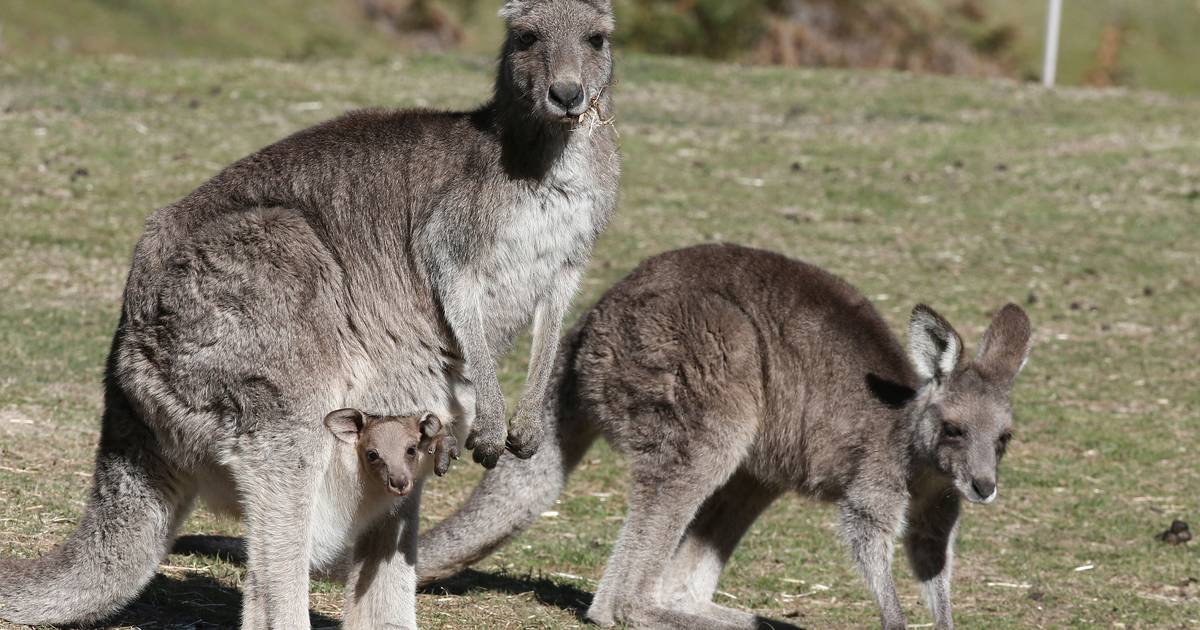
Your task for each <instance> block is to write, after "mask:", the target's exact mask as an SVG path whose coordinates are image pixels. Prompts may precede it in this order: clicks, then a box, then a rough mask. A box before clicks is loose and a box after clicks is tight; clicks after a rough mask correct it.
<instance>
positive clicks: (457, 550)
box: [418, 245, 1031, 629]
mask: <svg viewBox="0 0 1200 630" xmlns="http://www.w3.org/2000/svg"><path fill="white" fill-rule="evenodd" d="M1030 334H1031V332H1030V323H1029V319H1028V317H1026V315H1025V313H1024V312H1023V311H1022V310H1021V309H1020V308H1019V307H1017V306H1015V305H1012V304H1009V305H1008V306H1005V307H1003V308H1002V309H1000V310H999V311H998V312H997V313H996V315H995V317H994V319H993V320H992V323H991V326H990V327H989V328H988V329H987V332H985V333H984V335H983V340H982V342H981V344H980V348H979V351H978V354H976V355H975V357H974V358H973V359H966V358H964V356H963V343H962V340H961V339H960V337H959V335H958V333H956V332H955V331H954V329H953V328H952V327H951V326H950V324H949V323H947V322H946V320H944V319H943V318H942V317H941V316H939V315H938V314H937V313H935V312H934V311H933V310H932V309H930V308H928V307H926V306H918V307H916V308H915V309H914V310H913V314H912V319H911V322H910V324H909V330H908V336H909V340H908V350H907V352H906V351H905V349H904V348H903V347H902V346H901V344H900V342H899V341H898V340H897V339H896V338H895V336H893V335H892V333H891V332H890V331H889V330H888V327H887V325H886V324H885V322H884V321H883V318H882V317H880V315H879V313H878V312H877V311H876V310H875V308H874V307H873V306H872V305H871V303H870V302H869V301H868V300H867V299H866V298H865V297H864V296H863V295H862V294H861V293H859V292H858V291H857V290H855V289H854V288H853V287H851V286H850V285H849V284H847V283H846V282H844V281H842V280H840V279H839V278H837V277H835V276H833V275H831V274H829V273H827V272H825V271H822V270H821V269H818V268H816V267H813V266H811V265H807V264H805V263H802V262H798V261H795V260H791V259H789V258H786V257H784V256H781V255H778V254H773V253H769V252H764V251H759V250H753V249H747V248H743V247H737V246H715V245H706V246H699V247H693V248H689V249H683V250H678V251H674V252H669V253H666V254H662V255H659V256H656V257H654V258H651V259H650V260H648V261H646V262H644V263H642V265H641V266H639V267H638V268H637V269H636V270H635V271H633V272H632V273H631V274H630V275H629V276H628V277H627V278H625V279H624V280H623V281H621V282H620V283H619V284H617V285H616V286H615V287H613V288H612V289H610V290H609V291H608V292H607V293H606V294H605V295H604V297H603V298H601V300H600V301H599V302H598V303H597V304H596V306H595V307H594V308H592V309H591V311H589V312H588V313H587V314H586V315H585V316H584V317H583V319H582V321H581V322H580V323H579V325H578V326H577V327H576V328H575V329H574V331H573V332H572V333H571V334H570V335H569V336H568V341H567V342H566V345H565V347H564V349H563V352H562V353H561V355H560V360H559V363H558V366H557V369H556V380H557V387H556V389H555V394H556V395H554V396H551V397H549V399H548V401H547V406H546V410H545V413H546V415H547V416H552V417H555V418H557V423H558V430H557V431H556V432H554V433H553V434H552V435H553V436H554V437H553V442H554V444H555V446H556V448H553V447H550V446H546V447H545V448H543V449H542V450H541V451H540V452H539V453H538V454H537V455H536V456H534V457H533V458H532V459H530V460H526V461H521V460H516V459H513V458H511V457H506V458H504V459H502V460H501V462H500V465H499V466H498V467H497V468H496V469H495V470H492V471H489V472H488V473H487V475H486V476H485V478H484V480H483V481H482V482H481V484H480V485H479V487H478V488H477V489H476V490H475V493H474V494H473V495H472V496H471V497H470V498H469V499H468V501H467V503H466V504H465V506H464V507H463V508H461V509H460V511H459V512H456V513H455V514H454V515H452V516H451V517H449V518H448V519H447V520H446V521H444V522H443V523H441V524H439V525H438V526H437V527H435V528H434V529H433V530H431V531H430V532H429V533H428V534H426V535H425V536H423V537H422V538H421V540H420V544H419V558H420V564H419V566H418V573H419V574H420V576H421V577H422V579H424V580H430V579H435V578H439V577H443V576H446V575H449V574H451V573H454V572H456V571H457V570H459V569H461V568H463V567H465V566H467V565H469V564H470V563H472V562H475V561H476V560H478V559H480V558H482V557H483V556H485V555H486V554H487V553H489V552H490V551H491V550H493V549H495V548H496V547H497V546H499V545H501V544H503V543H504V542H506V541H507V540H509V539H511V538H512V537H513V536H515V535H517V534H518V533H520V531H522V530H523V529H524V528H526V527H527V526H528V525H529V524H530V523H531V522H532V521H533V520H534V518H536V515H537V514H538V513H540V512H541V511H542V510H544V509H545V506H546V505H548V504H549V503H550V502H551V501H553V500H554V499H555V498H556V497H557V496H558V494H559V492H560V491H561V490H562V486H563V483H564V482H565V479H566V477H567V475H569V474H570V472H571V470H572V469H573V468H574V467H575V466H576V464H577V463H578V462H579V460H580V458H581V457H582V456H583V454H584V452H585V451H586V450H587V448H588V447H589V446H590V444H591V443H592V441H593V440H594V439H595V438H596V436H597V435H599V434H603V435H604V436H605V437H606V439H607V440H608V442H609V443H610V444H611V445H612V446H613V447H614V448H615V449H616V450H618V451H620V452H621V453H624V454H625V455H626V456H627V457H628V459H629V467H630V470H631V475H632V478H631V488H630V495H629V513H628V516H627V518H626V521H625V526H624V528H623V529H622V530H621V534H620V536H619V538H618V540H617V543H616V546H615V548H614V550H613V552H612V556H611V557H610V558H609V561H608V564H607V567H606V569H605V572H604V577H603V579H602V580H601V581H600V587H599V590H598V592H597V594H596V597H595V599H594V600H593V602H592V605H591V608H590V610H589V611H588V618H589V619H591V620H592V621H593V622H596V623H598V624H600V625H612V624H613V623H614V622H617V621H623V622H626V623H628V624H630V625H631V626H633V627H639V628H641V627H645V628H728V629H734V628H755V627H757V625H758V624H759V623H760V621H759V620H758V619H756V618H755V617H754V616H753V615H750V614H748V613H745V612H741V611H736V610H731V609H728V608H724V607H722V606H718V605H717V604H714V603H713V602H712V595H713V592H714V591H715V590H716V587H717V580H718V577H719V576H720V573H721V570H722V569H723V568H724V565H725V563H726V562H727V561H728V559H729V557H730V555H731V554H732V553H733V550H734V548H735V547H736V546H737V544H738V541H739V540H740V539H741V537H742V535H743V534H744V533H745V532H746V530H747V529H748V528H749V527H750V525H751V524H752V523H753V522H754V520H755V519H756V518H757V517H758V516H759V514H760V513H761V512H762V511H763V510H764V509H766V507H767V506H768V505H770V504H771V503H772V502H773V501H774V500H775V499H776V498H777V497H778V496H779V495H781V494H783V493H785V492H788V491H794V492H797V493H799V494H801V495H804V496H808V497H813V498H816V499H818V500H822V501H828V502H833V503H836V504H837V505H838V506H839V507H840V509H841V532H842V535H843V537H844V538H845V540H846V542H847V543H848V547H849V550H850V553H851V556H852V557H853V559H854V560H855V562H856V563H857V564H858V566H859V568H860V569H861V570H862V572H863V574H864V575H865V577H866V580H867V585H868V587H869V589H870V591H871V593H872V595H873V596H874V597H875V599H876V601H877V603H878V605H879V608H880V610H881V616H882V620H883V626H884V627H885V628H889V629H891V628H902V627H904V624H905V622H904V615H903V613H902V611H901V608H900V601H899V599H898V598H897V595H896V589H895V585H894V584H893V582H892V573H891V567H892V555H893V553H892V551H893V540H894V539H895V538H896V537H897V536H901V535H903V542H904V547H905V549H906V550H907V551H908V556H909V560H910V562H911V564H912V568H913V570H914V572H915V574H916V576H917V578H918V579H919V580H920V581H921V583H922V584H923V586H924V589H925V593H926V597H927V599H928V601H929V604H930V606H931V608H932V610H933V614H934V620H935V625H936V626H937V627H938V628H942V629H946V628H951V627H952V626H953V621H952V618H951V613H950V565H951V558H952V554H953V540H954V534H955V531H956V529H957V523H958V517H959V507H960V501H961V499H963V498H966V499H967V500H968V501H972V502H976V503H990V502H992V501H993V500H994V499H995V497H996V494H997V465H998V463H999V461H1000V458H1001V457H1002V456H1003V454H1004V451H1005V448H1006V446H1007V444H1008V441H1009V438H1010V436H1011V430H1010V427H1011V424H1012V410H1011V407H1010V402H1009V397H1010V392H1011V389H1012V385H1013V380H1014V378H1015V377H1016V375H1017V372H1018V371H1019V370H1020V368H1021V366H1022V365H1023V363H1024V361H1025V358H1026V356H1027V354H1028V351H1029V344H1030ZM906 524H907V525H906ZM664 549H674V550H675V551H674V556H673V558H668V559H667V561H664V558H663V556H662V552H663V550H664Z"/></svg>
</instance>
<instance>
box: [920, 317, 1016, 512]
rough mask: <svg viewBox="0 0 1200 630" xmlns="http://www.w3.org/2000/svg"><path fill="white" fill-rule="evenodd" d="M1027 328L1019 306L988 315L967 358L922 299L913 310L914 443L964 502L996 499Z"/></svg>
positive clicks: (954, 335)
mask: <svg viewBox="0 0 1200 630" xmlns="http://www.w3.org/2000/svg"><path fill="white" fill-rule="evenodd" d="M1031 334H1032V330H1031V327H1030V323H1029V317H1028V316H1027V315H1026V314H1025V311H1023V310H1021V307H1019V306H1017V305H1015V304H1009V305H1007V306H1005V307H1004V308H1002V309H1000V311H999V312H998V313H996V315H995V317H994V318H993V319H992V323H991V325H990V326H989V327H988V329H987V332H985V333H984V334H983V339H982V341H981V342H980V345H979V351H978V352H977V353H976V355H975V357H974V358H973V359H971V360H968V361H964V360H963V343H962V338H961V337H959V335H958V333H957V332H955V330H954V328H953V327H951V326H950V323H949V322H947V321H946V320H945V319H944V318H942V316H941V315H938V314H937V313H936V312H935V311H934V310H933V309H931V308H929V307H928V306H925V305H918V306H917V307H916V308H914V309H913V313H912V319H911V320H910V322H909V326H908V346H909V355H910V357H911V359H912V362H913V365H914V367H915V368H916V371H917V374H918V376H919V377H920V380H921V386H920V389H919V390H918V393H917V396H916V398H915V399H914V401H913V407H912V410H913V413H914V414H915V417H914V418H913V421H914V426H915V429H916V435H915V441H916V444H915V446H916V448H917V450H918V451H919V452H922V453H923V454H924V455H925V456H926V457H927V458H928V460H929V461H930V462H931V463H932V464H933V466H934V467H935V468H936V469H937V470H938V472H940V473H941V474H943V475H945V476H946V477H948V478H949V479H950V481H951V482H952V483H953V485H954V487H955V488H956V489H957V490H958V492H960V493H961V494H962V496H963V497H965V498H966V499H967V500H968V501H971V502H973V503H991V502H992V501H994V500H995V499H996V495H997V494H998V491H997V466H998V464H999V462H1000V459H1001V458H1002V457H1003V456H1004V451H1005V449H1006V448H1007V447H1008V441H1009V440H1010V439H1011V438H1012V424H1013V419H1012V404H1011V402H1010V394H1011V392H1012V385H1013V380H1014V379H1015V378H1016V376H1017V373H1018V372H1020V371H1021V368H1022V367H1023V366H1024V365H1025V360H1026V359H1027V358H1028V356H1029V346H1030V340H1031Z"/></svg>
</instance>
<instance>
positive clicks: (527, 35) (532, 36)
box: [517, 31, 538, 48]
mask: <svg viewBox="0 0 1200 630" xmlns="http://www.w3.org/2000/svg"><path fill="white" fill-rule="evenodd" d="M537 40H538V36H537V33H534V32H533V31H525V32H523V33H521V34H520V35H517V43H518V44H520V45H521V48H529V47H530V46H532V45H534V44H536V43H537Z"/></svg>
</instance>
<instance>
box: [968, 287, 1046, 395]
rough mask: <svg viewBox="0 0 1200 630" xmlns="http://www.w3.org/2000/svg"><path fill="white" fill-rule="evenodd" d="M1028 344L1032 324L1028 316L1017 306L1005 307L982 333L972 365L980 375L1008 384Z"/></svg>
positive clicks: (1014, 375) (1031, 337)
mask: <svg viewBox="0 0 1200 630" xmlns="http://www.w3.org/2000/svg"><path fill="white" fill-rule="evenodd" d="M1032 342H1033V325H1032V324H1030V322H1029V316H1028V315H1026V314H1025V311H1024V310H1023V309H1022V308H1021V307H1020V306H1017V305H1016V304H1012V303H1009V304H1006V305H1005V306H1004V308H1002V309H1000V310H999V311H997V312H996V315H995V317H993V318H992V323H991V325H990V326H988V329H987V331H986V332H984V333H983V341H981V342H980V343H979V354H978V355H977V356H976V357H975V363H976V365H977V366H978V368H979V370H980V371H981V372H983V373H984V374H986V375H988V376H990V377H992V378H995V379H997V380H1000V381H1002V382H1011V381H1012V380H1013V379H1014V378H1016V376H1017V374H1018V373H1019V372H1020V371H1021V368H1023V367H1025V361H1026V360H1027V359H1028V358H1029V348H1030V346H1031V345H1032Z"/></svg>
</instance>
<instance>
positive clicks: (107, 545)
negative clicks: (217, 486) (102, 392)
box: [0, 384, 190, 625]
mask: <svg viewBox="0 0 1200 630" xmlns="http://www.w3.org/2000/svg"><path fill="white" fill-rule="evenodd" d="M158 453H159V451H158V446H157V442H156V440H155V438H154V435H153V433H152V432H151V431H150V429H149V428H148V427H147V426H146V425H145V424H144V423H143V422H142V421H141V419H139V418H138V417H137V415H136V414H135V413H134V412H133V409H132V408H131V407H130V405H129V403H128V401H127V400H126V398H125V396H124V394H122V393H121V392H120V391H119V390H117V389H116V388H115V387H114V386H112V385H111V384H110V385H109V388H108V396H107V400H106V410H105V413H104V418H103V428H102V430H101V436H100V447H99V449H98V452H97V455H96V472H95V477H94V485H93V486H92V494H91V499H90V501H89V502H88V506H87V510H86V511H85V512H84V515H83V518H82V520H81V521H80V523H79V526H78V528H76V530H75V532H74V533H73V534H71V536H70V537H69V538H67V540H66V541H65V542H63V543H62V544H61V545H59V546H58V547H57V548H56V549H54V550H53V551H51V552H50V553H48V554H46V555H44V556H42V557H41V558H37V559H34V560H16V559H8V560H0V619H7V620H8V621H11V622H15V623H19V624H27V625H42V624H48V625H67V624H90V623H94V622H96V621H99V620H102V619H104V618H106V617H109V616H111V615H112V614H114V613H116V612H118V611H119V610H121V609H122V608H123V607H124V606H125V605H126V604H128V603H129V602H130V601H131V600H133V598H135V597H137V595H138V594H139V593H140V592H141V591H142V589H143V588H145V586H146V584H147V583H149V582H150V579H151V578H153V577H154V574H155V572H156V571H157V568H158V563H159V561H160V560H162V558H163V557H164V556H165V555H166V553H167V551H168V550H169V549H170V543H171V537H172V535H173V533H174V531H175V528H176V527H177V526H178V524H179V523H180V522H182V520H183V519H184V517H186V515H187V506H188V505H189V504H190V494H189V493H188V492H187V491H186V490H182V491H181V488H183V487H185V485H186V484H185V483H183V482H181V480H180V479H179V477H178V476H177V475H176V473H175V472H174V471H173V470H172V469H171V467H170V466H169V465H168V464H166V463H165V462H164V461H163V460H162V458H161V457H160V456H159V454H158Z"/></svg>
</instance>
